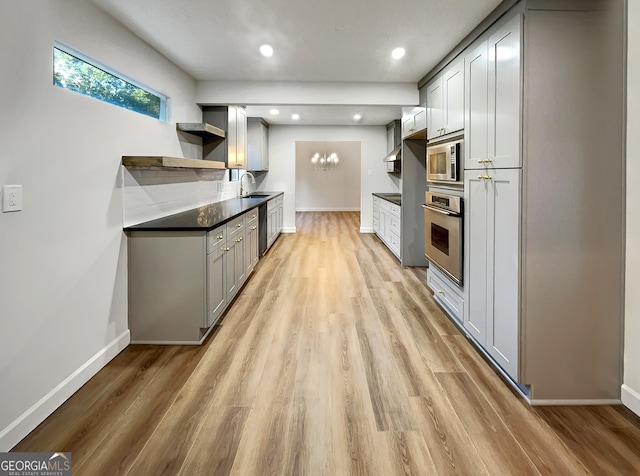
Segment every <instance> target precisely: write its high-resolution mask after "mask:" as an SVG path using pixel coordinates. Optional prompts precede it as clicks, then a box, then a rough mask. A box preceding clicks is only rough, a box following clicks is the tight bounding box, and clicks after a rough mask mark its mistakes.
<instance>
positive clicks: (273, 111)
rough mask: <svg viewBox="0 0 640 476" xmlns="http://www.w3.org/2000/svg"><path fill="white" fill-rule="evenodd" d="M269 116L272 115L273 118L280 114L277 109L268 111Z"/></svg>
mask: <svg viewBox="0 0 640 476" xmlns="http://www.w3.org/2000/svg"><path fill="white" fill-rule="evenodd" d="M269 114H273V115H274V116H277V115H278V114H280V111H278V110H277V109H271V110H270V111H269Z"/></svg>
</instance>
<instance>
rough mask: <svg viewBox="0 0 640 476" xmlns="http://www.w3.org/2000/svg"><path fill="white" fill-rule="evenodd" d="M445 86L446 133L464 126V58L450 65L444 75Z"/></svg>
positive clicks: (444, 124) (444, 115)
mask: <svg viewBox="0 0 640 476" xmlns="http://www.w3.org/2000/svg"><path fill="white" fill-rule="evenodd" d="M442 80H443V87H444V113H443V119H442V122H443V125H442V127H444V133H445V134H450V133H451V132H456V131H460V130H462V129H463V128H464V58H461V59H459V60H457V61H456V62H455V63H454V64H452V65H451V66H449V67H448V68H447V70H446V71H445V72H444V75H443V79H442Z"/></svg>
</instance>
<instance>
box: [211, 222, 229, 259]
mask: <svg viewBox="0 0 640 476" xmlns="http://www.w3.org/2000/svg"><path fill="white" fill-rule="evenodd" d="M226 238H227V230H226V227H225V226H224V225H223V226H219V227H218V228H216V229H214V230H211V231H210V232H208V233H207V253H211V252H212V251H213V250H214V249H215V248H216V247H217V246H218V245H219V244H220V243H224V242H225V240H226Z"/></svg>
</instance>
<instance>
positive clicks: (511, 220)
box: [464, 169, 522, 380]
mask: <svg viewBox="0 0 640 476" xmlns="http://www.w3.org/2000/svg"><path fill="white" fill-rule="evenodd" d="M521 177H522V170H521V169H494V170H492V171H490V172H488V173H484V172H483V173H482V174H477V173H475V174H474V173H473V171H469V173H467V175H466V180H465V195H466V201H465V203H466V207H467V208H466V210H465V220H466V221H465V229H466V230H467V232H466V234H465V240H466V246H465V249H466V250H468V253H469V258H468V259H467V260H466V270H465V276H466V282H467V285H466V288H467V289H468V298H467V300H466V302H465V304H466V306H467V309H466V311H465V313H464V327H465V329H467V331H468V332H469V333H470V334H471V335H472V336H473V337H474V338H475V340H476V341H478V343H479V344H480V345H482V347H483V348H484V349H485V350H486V351H487V352H488V353H489V354H490V355H491V356H492V357H493V358H494V359H495V361H496V362H497V363H498V364H499V365H500V367H502V369H503V370H504V371H505V372H506V373H507V374H509V375H510V376H511V378H513V379H514V380H517V379H518V376H519V375H518V336H519V333H518V330H519V329H518V312H519V293H518V281H519V276H520V270H519V264H518V263H519V253H520V234H519V230H520V226H519V223H520V194H521Z"/></svg>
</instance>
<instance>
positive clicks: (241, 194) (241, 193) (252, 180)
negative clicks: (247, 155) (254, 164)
mask: <svg viewBox="0 0 640 476" xmlns="http://www.w3.org/2000/svg"><path fill="white" fill-rule="evenodd" d="M245 175H248V176H249V178H251V183H253V184H255V183H256V178H255V177H254V176H253V174H252V173H251V172H245V173H243V174H242V176H241V177H240V196H241V197H243V196H244V193H243V188H242V179H243V178H244V176H245ZM249 188H250V187H249ZM247 195H249V194H247Z"/></svg>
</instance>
